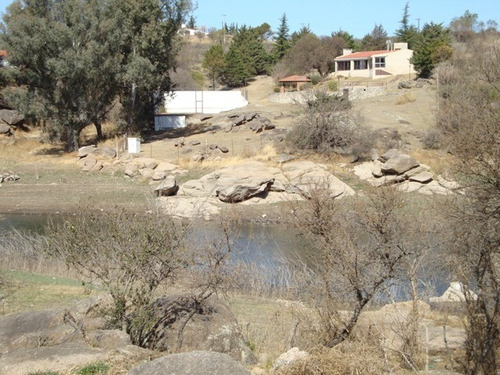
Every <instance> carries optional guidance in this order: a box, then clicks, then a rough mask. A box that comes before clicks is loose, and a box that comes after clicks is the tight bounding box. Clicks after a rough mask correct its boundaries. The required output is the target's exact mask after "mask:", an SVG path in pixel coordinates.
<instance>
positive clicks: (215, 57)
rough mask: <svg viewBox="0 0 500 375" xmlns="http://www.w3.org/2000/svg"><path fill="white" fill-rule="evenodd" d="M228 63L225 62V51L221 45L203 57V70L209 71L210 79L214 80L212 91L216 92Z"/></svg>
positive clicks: (217, 45)
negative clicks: (217, 84)
mask: <svg viewBox="0 0 500 375" xmlns="http://www.w3.org/2000/svg"><path fill="white" fill-rule="evenodd" d="M225 67H226V62H225V61H224V50H223V49H222V46H221V45H220V44H216V45H214V46H212V47H210V49H209V50H208V51H207V52H206V53H205V55H204V57H203V68H204V69H206V70H207V71H208V77H209V78H210V79H211V80H212V89H213V90H215V85H216V83H217V81H219V80H220V79H221V78H222V75H223V74H224V69H225Z"/></svg>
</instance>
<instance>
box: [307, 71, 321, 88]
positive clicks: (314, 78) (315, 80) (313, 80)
mask: <svg viewBox="0 0 500 375" xmlns="http://www.w3.org/2000/svg"><path fill="white" fill-rule="evenodd" d="M310 78H311V83H312V84H313V86H316V85H317V84H318V83H320V82H321V76H320V75H318V74H315V75H313V76H311V77H310Z"/></svg>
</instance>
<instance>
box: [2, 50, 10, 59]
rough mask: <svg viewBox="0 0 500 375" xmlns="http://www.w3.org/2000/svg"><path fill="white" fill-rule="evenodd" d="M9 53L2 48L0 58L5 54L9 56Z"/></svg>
mask: <svg viewBox="0 0 500 375" xmlns="http://www.w3.org/2000/svg"><path fill="white" fill-rule="evenodd" d="M8 54H9V53H8V52H7V51H6V50H4V49H0V58H1V57H5V56H7V55H8Z"/></svg>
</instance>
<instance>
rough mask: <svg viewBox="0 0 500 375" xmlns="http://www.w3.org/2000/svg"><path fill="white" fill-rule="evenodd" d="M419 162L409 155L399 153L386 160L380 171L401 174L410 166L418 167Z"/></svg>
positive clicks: (410, 167)
mask: <svg viewBox="0 0 500 375" xmlns="http://www.w3.org/2000/svg"><path fill="white" fill-rule="evenodd" d="M418 166H419V163H418V162H417V161H416V160H415V159H413V158H412V157H411V156H409V155H405V154H399V155H397V156H394V157H392V158H390V159H389V160H387V161H386V162H385V163H384V164H383V165H382V167H381V170H382V172H383V173H384V174H385V173H389V174H403V173H405V172H407V171H409V170H410V169H412V168H415V167H418Z"/></svg>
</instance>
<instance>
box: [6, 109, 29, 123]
mask: <svg viewBox="0 0 500 375" xmlns="http://www.w3.org/2000/svg"><path fill="white" fill-rule="evenodd" d="M0 119H1V120H2V121H4V122H5V123H6V124H9V125H17V124H20V123H21V122H23V121H24V115H22V114H21V113H19V112H17V111H15V110H12V109H0Z"/></svg>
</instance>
